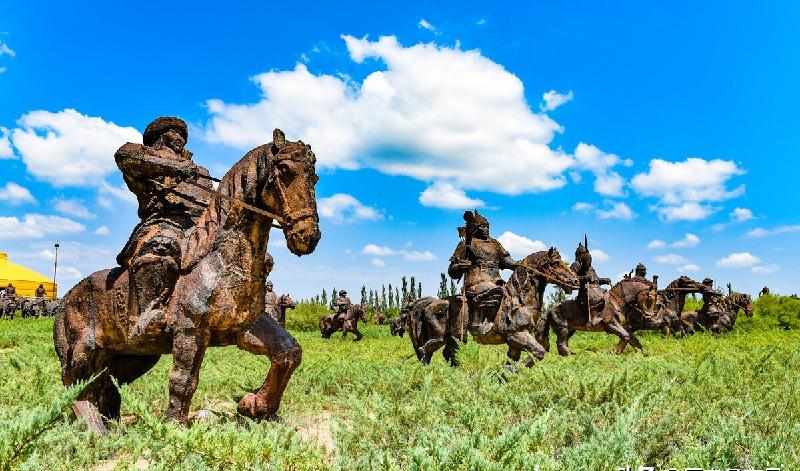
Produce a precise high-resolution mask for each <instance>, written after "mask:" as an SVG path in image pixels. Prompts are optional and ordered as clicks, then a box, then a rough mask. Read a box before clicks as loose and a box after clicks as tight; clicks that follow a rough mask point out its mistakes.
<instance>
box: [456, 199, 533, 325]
mask: <svg viewBox="0 0 800 471" xmlns="http://www.w3.org/2000/svg"><path fill="white" fill-rule="evenodd" d="M464 221H465V222H466V226H465V227H464V240H462V241H461V242H459V243H458V246H456V250H455V252H453V255H452V257H450V266H449V267H448V269H447V273H448V274H449V275H450V277H451V278H454V279H459V278H461V277H462V276H464V290H465V295H466V301H467V306H468V309H469V311H470V312H472V313H474V315H473V316H471V317H472V325H471V326H470V327H471V329H477V331H478V332H480V333H486V332H488V331H489V330H491V328H492V322H493V320H494V316H495V314H496V313H497V309H498V308H499V307H500V301H501V300H502V297H503V292H502V290H501V289H500V287H501V286H503V283H504V282H503V279H502V278H501V277H500V270H503V269H508V270H513V269H514V268H516V267H517V265H518V264H519V263H518V262H517V261H515V260H514V259H512V258H511V256H510V255H509V253H508V251H506V249H504V248H503V246H502V245H501V244H500V242H498V241H497V240H495V239H493V238H492V237H491V236H490V235H489V221H488V220H487V219H486V218H485V217H483V216H482V215H481V214H479V213H478V210H475V212H474V213H473V212H470V211H467V212H465V213H464Z"/></svg>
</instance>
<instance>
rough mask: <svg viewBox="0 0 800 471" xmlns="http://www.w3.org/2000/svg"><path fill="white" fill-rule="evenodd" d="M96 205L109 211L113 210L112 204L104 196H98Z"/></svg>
mask: <svg viewBox="0 0 800 471" xmlns="http://www.w3.org/2000/svg"><path fill="white" fill-rule="evenodd" d="M97 204H98V205H99V206H100V207H102V208H105V209H107V210H109V211H111V210H113V209H114V203H113V202H112V201H111V200H110V199H109V198H107V197H105V196H102V195H99V196H98V197H97Z"/></svg>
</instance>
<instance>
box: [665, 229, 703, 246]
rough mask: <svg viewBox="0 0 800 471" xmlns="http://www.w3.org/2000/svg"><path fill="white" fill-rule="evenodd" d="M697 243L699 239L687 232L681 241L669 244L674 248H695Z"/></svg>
mask: <svg viewBox="0 0 800 471" xmlns="http://www.w3.org/2000/svg"><path fill="white" fill-rule="evenodd" d="M699 243H700V238H699V237H697V236H696V235H694V234H691V233H688V232H687V233H686V234H685V235H684V236H683V239H681V240H678V241H676V242H673V243H672V244H670V246H671V247H676V248H687V247H697V245H698V244H699Z"/></svg>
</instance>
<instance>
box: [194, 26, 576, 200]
mask: <svg viewBox="0 0 800 471" xmlns="http://www.w3.org/2000/svg"><path fill="white" fill-rule="evenodd" d="M342 38H343V40H344V42H345V45H346V47H347V50H348V52H349V56H350V59H351V60H352V61H353V62H356V63H359V64H361V63H365V62H366V61H367V60H368V59H374V60H371V61H369V62H367V66H369V67H370V68H372V70H373V71H372V72H371V73H369V74H368V75H367V77H366V78H365V79H364V80H363V81H360V82H356V81H352V80H350V79H348V78H347V77H346V76H338V75H327V74H322V75H315V74H312V73H311V72H309V70H308V69H307V68H306V67H305V66H304V65H303V64H298V65H296V67H295V68H294V69H293V70H282V71H281V70H279V71H270V72H266V73H263V74H260V75H257V76H255V77H254V78H253V81H254V82H255V83H256V84H257V85H258V87H259V88H260V90H261V93H262V99H261V100H260V101H258V102H257V103H251V104H233V103H225V102H223V101H222V100H209V101H208V102H207V106H208V111H209V113H210V119H209V122H208V124H207V127H206V133H205V135H206V137H207V139H208V140H209V141H211V142H219V143H225V144H228V145H231V146H234V147H237V148H241V149H249V148H251V147H253V146H255V145H258V144H261V143H263V142H269V141H270V140H271V135H272V130H273V129H274V128H275V127H280V128H281V129H283V130H284V131H286V133H287V134H288V135H289V136H292V137H302V139H304V140H305V141H307V142H310V143H312V145H313V146H314V150H315V154H316V155H317V157H318V165H320V166H321V167H329V168H331V167H333V168H347V169H357V168H363V167H368V168H374V169H377V170H378V171H381V172H383V173H386V174H389V175H402V176H407V177H411V178H414V179H418V180H422V181H426V182H432V184H433V185H436V184H437V183H438V184H441V183H440V182H447V183H449V184H451V185H453V188H456V189H460V190H478V191H493V192H497V193H503V194H508V195H517V194H521V193H526V192H539V191H546V190H551V189H555V188H560V187H562V186H563V185H565V183H566V179H565V177H564V175H563V172H564V171H565V170H567V169H568V168H569V167H570V166H571V165H573V159H572V157H571V156H570V155H568V154H567V153H565V152H563V151H561V150H560V149H553V148H551V146H550V145H551V143H552V141H553V137H554V134H555V133H557V132H561V130H562V128H561V126H559V125H558V124H557V123H556V122H554V121H553V120H552V119H550V118H549V117H548V116H547V115H546V114H543V113H535V112H533V111H532V110H531V109H530V107H529V106H528V104H527V102H526V100H525V91H524V87H523V84H522V81H521V80H520V79H519V78H518V77H516V76H515V75H513V74H512V73H510V72H509V71H507V70H505V68H503V66H501V65H500V64H497V63H495V62H493V61H492V60H490V59H488V58H486V57H484V56H483V55H482V54H481V53H480V52H479V51H477V50H472V51H463V50H461V49H458V48H449V47H445V46H439V45H436V44H416V45H413V46H408V47H406V46H403V45H402V44H400V43H399V42H398V41H397V39H396V38H395V37H392V36H389V37H386V36H384V37H381V38H380V39H378V40H377V41H370V40H368V39H366V38H363V39H358V38H355V37H353V36H343V37H342ZM437 188H441V187H437ZM434 193H435V192H434ZM448 193H449V194H452V193H453V191H450V192H448ZM430 195H431V193H430V192H429V193H428V194H427V196H430ZM422 200H427V201H428V202H429V204H430V203H431V200H429V199H427V197H426V198H422ZM456 201H458V199H457V200H456ZM453 204H454V203H453ZM472 206H474V204H473V205H472ZM462 207H463V206H462Z"/></svg>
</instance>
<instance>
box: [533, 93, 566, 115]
mask: <svg viewBox="0 0 800 471" xmlns="http://www.w3.org/2000/svg"><path fill="white" fill-rule="evenodd" d="M570 100H572V90H570V91H568V92H567V93H558V92H557V91H555V90H550V91H549V92H547V93H545V94H544V95H542V101H543V103H541V104H539V109H541V110H542V111H553V110H554V109H556V108H558V107H559V106H561V105H563V104H564V103H566V102H568V101H570Z"/></svg>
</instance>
